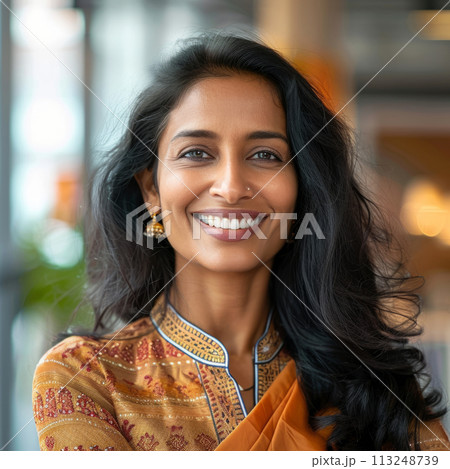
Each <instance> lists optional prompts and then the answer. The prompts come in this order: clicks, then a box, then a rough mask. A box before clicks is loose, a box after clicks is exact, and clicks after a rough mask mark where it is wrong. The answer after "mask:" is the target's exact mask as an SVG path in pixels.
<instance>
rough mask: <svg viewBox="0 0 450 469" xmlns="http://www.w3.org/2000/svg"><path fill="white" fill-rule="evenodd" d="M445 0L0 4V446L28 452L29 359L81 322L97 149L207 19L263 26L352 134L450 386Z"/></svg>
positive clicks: (211, 24) (431, 356)
mask: <svg viewBox="0 0 450 469" xmlns="http://www.w3.org/2000/svg"><path fill="white" fill-rule="evenodd" d="M445 3H446V1H445V0H435V1H434V0H127V1H119V0H97V1H95V0H79V1H70V0H47V1H45V0H15V1H13V0H9V1H6V0H3V1H1V4H0V17H1V25H0V33H1V63H0V72H1V95H0V99H1V114H0V145H1V159H0V335H1V337H0V353H1V355H0V356H1V364H2V366H1V367H0V380H1V381H0V447H3V446H4V445H5V444H6V443H8V442H9V443H8V444H7V446H6V447H5V449H6V450H36V449H39V447H38V441H37V435H36V430H35V426H34V422H33V421H31V422H30V420H32V418H33V414H32V405H31V382H32V377H33V373H34V369H35V366H36V364H37V362H38V360H39V358H40V357H41V355H42V354H43V353H44V352H45V351H46V350H47V349H48V348H49V346H50V344H51V341H52V340H54V336H55V334H56V333H57V332H59V331H61V330H62V329H64V328H66V327H68V326H69V325H70V324H75V325H77V324H78V325H84V326H89V325H90V324H91V317H90V314H89V308H88V307H86V306H82V307H78V305H79V302H80V300H81V298H82V295H83V284H84V265H83V252H84V246H83V239H82V231H83V229H82V222H83V220H82V219H81V213H82V207H83V204H84V202H83V194H84V192H85V191H84V188H85V184H86V177H87V176H88V175H89V173H90V171H91V168H92V167H93V166H94V165H95V161H96V155H99V154H100V153H101V152H102V151H104V150H106V149H107V148H109V147H111V146H112V145H113V143H114V142H115V140H116V139H117V138H118V136H119V135H120V134H121V133H122V132H123V131H124V127H123V124H122V123H121V121H124V120H126V119H127V116H128V112H129V109H130V105H131V102H132V101H133V99H134V97H135V96H136V95H137V93H138V92H139V91H140V90H141V89H142V88H143V87H145V86H146V85H147V84H148V82H149V80H150V79H151V76H152V66H153V64H155V63H157V62H158V61H159V60H160V59H161V58H163V57H164V56H165V55H166V54H167V53H169V52H170V50H171V48H172V47H173V46H174V43H175V42H176V40H177V39H180V38H183V37H186V36H191V35H194V34H196V33H198V32H199V31H204V30H209V29H219V30H222V31H231V32H233V31H240V32H242V31H247V32H253V33H257V34H258V35H260V37H261V38H262V39H263V40H265V41H266V42H267V43H268V44H269V45H270V46H272V47H274V48H276V49H277V50H279V51H280V52H281V53H282V54H284V55H285V56H286V57H288V58H289V59H291V60H292V61H293V62H294V63H295V64H296V66H297V67H298V69H299V70H301V71H302V72H303V73H305V74H306V75H307V76H308V77H309V79H310V80H311V81H313V82H314V83H315V84H316V86H318V87H319V88H320V89H321V90H322V91H323V93H324V94H325V95H326V96H327V100H328V102H329V104H330V106H331V107H332V108H333V109H334V110H335V111H336V112H340V113H341V114H342V115H344V117H345V118H346V119H347V121H348V122H349V123H350V124H351V125H352V127H353V128H354V129H355V136H356V142H357V145H358V149H359V153H360V155H361V158H362V160H363V161H364V162H365V165H364V166H363V167H362V169H361V176H362V177H363V179H364V181H366V183H365V184H366V186H367V188H368V189H369V190H370V191H371V192H372V193H373V194H375V198H376V200H378V202H380V203H381V204H382V205H383V206H384V207H385V209H386V211H387V212H388V214H389V216H390V219H391V223H392V227H393V229H394V231H395V232H396V233H397V235H398V236H399V238H400V240H401V241H402V242H403V243H404V246H405V247H406V251H407V254H408V256H409V261H408V268H409V271H410V272H411V273H412V274H421V275H423V276H424V277H425V279H426V283H425V285H424V287H423V288H422V292H421V293H422V296H423V309H424V313H423V315H422V319H421V322H422V324H423V325H424V328H425V333H424V335H423V336H422V338H421V340H420V346H421V347H422V348H423V350H424V351H425V353H426V355H427V357H428V363H429V368H430V371H431V373H432V375H433V381H434V384H435V385H436V386H439V387H441V388H442V389H443V390H444V391H445V392H446V393H448V390H449V389H450V373H449V366H450V9H449V8H448V7H446V8H444V9H443V10H442V11H441V12H440V13H439V14H438V15H437V16H435V17H434V18H433V16H434V15H436V13H438V11H439V10H440V9H441V8H442V7H443V6H444V5H445ZM432 18H433V19H432ZM430 20H431V21H430ZM427 22H429V24H428V25H427V26H426V27H425V28H424V29H423V30H422V31H421V32H420V33H418V32H419V31H420V30H421V28H422V27H423V26H424V25H425V24H427ZM417 33H418V34H417ZM415 35H416V37H414V36H415ZM413 37H414V39H412V38H413ZM402 48H403V49H402ZM391 59H392V60H391ZM97 157H98V156H97ZM75 310H77V314H76V316H75V317H73V313H74V311H75ZM446 395H447V394H446ZM449 423H450V420H449V418H448V417H447V420H446V425H447V428H448V427H449V426H450V425H449ZM16 434H17V436H15V435H16ZM14 436H15V437H14ZM13 437H14V438H13ZM12 438H13V439H12ZM11 439H12V440H11ZM10 440H11V441H10Z"/></svg>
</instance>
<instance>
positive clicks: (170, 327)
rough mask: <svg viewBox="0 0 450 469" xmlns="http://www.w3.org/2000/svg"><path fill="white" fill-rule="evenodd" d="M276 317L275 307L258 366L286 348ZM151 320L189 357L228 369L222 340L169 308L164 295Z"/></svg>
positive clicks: (259, 347)
mask: <svg viewBox="0 0 450 469" xmlns="http://www.w3.org/2000/svg"><path fill="white" fill-rule="evenodd" d="M273 316H274V308H273V306H272V307H271V309H270V312H269V315H268V317H267V320H266V325H265V328H264V332H263V333H262V335H261V337H260V338H259V339H258V340H257V342H256V344H255V347H254V350H253V352H254V354H253V356H254V360H255V361H254V362H255V364H263V363H268V362H270V361H271V360H273V359H274V358H275V356H276V355H277V354H278V352H279V351H280V350H281V348H282V347H283V340H282V339H281V337H280V334H279V333H278V331H277V330H276V329H275V325H274V321H273ZM150 319H151V321H152V323H153V325H154V326H155V328H156V329H157V331H158V332H159V333H160V334H161V336H162V337H163V338H164V339H165V340H167V341H168V342H169V343H171V344H172V345H173V346H174V347H176V348H178V349H179V350H181V351H182V352H184V353H185V354H186V355H188V356H190V357H191V358H193V359H195V360H197V361H199V362H201V363H204V364H205V365H212V366H218V367H225V368H228V364H229V359H228V352H227V349H226V348H225V346H224V345H223V344H222V343H221V342H220V340H218V339H216V338H215V337H213V336H212V335H210V334H208V333H207V332H205V331H203V330H202V329H200V328H199V327H197V326H196V325H195V324H192V323H191V322H189V321H188V320H187V319H185V318H184V317H183V316H181V314H179V313H178V311H176V309H175V308H174V306H173V305H172V304H171V303H170V302H169V301H168V302H167V308H166V307H165V304H164V294H162V295H160V296H159V297H158V298H157V300H156V302H155V304H154V306H153V308H152V310H151V311H150Z"/></svg>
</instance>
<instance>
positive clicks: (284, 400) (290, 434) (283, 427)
mask: <svg viewBox="0 0 450 469" xmlns="http://www.w3.org/2000/svg"><path fill="white" fill-rule="evenodd" d="M330 430H331V429H329V428H327V429H322V430H319V431H316V432H315V431H313V430H312V429H311V427H310V426H309V423H308V409H307V406H306V400H305V396H304V395H303V393H302V391H301V390H300V387H299V385H298V381H297V375H296V370H295V362H294V360H291V361H290V362H289V363H288V364H287V365H286V367H285V368H284V370H283V371H282V372H281V373H280V374H279V375H278V376H277V378H276V379H275V381H274V382H273V383H272V385H271V386H270V388H269V389H268V390H267V391H266V393H265V394H264V395H263V397H262V398H261V400H260V401H259V402H258V404H257V405H256V406H255V407H254V408H253V409H252V411H251V412H250V413H249V414H248V416H247V417H246V418H245V419H244V420H243V421H242V422H241V423H240V424H239V425H238V426H237V428H236V429H235V430H234V431H233V432H232V433H231V434H230V435H228V437H227V438H226V439H225V440H224V441H222V443H220V445H219V446H218V447H217V448H216V451H321V450H322V451H323V450H326V440H327V437H328V435H329V433H330Z"/></svg>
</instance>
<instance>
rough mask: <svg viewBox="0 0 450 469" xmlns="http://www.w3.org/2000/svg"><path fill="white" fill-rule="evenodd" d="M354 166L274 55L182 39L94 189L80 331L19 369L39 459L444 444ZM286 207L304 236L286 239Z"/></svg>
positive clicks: (318, 104) (374, 215) (400, 285)
mask: <svg viewBox="0 0 450 469" xmlns="http://www.w3.org/2000/svg"><path fill="white" fill-rule="evenodd" d="M353 167H354V161H353V156H352V145H351V139H350V137H349V134H348V131H347V129H346V127H345V125H344V124H343V123H342V122H341V121H340V120H339V118H337V117H334V116H333V114H332V113H331V112H330V110H329V109H327V107H326V106H325V105H324V103H323V102H322V100H321V99H320V97H319V95H318V94H317V93H316V92H315V90H314V89H313V88H312V87H311V85H310V84H309V83H308V82H307V81H306V80H305V79H304V78H303V77H302V75H300V74H299V73H298V72H297V71H296V70H295V68H293V67H292V66H291V65H290V64H289V63H288V62H287V61H286V60H285V59H283V58H282V57H281V56H280V55H279V54H278V53H277V52H275V51H274V50H272V49H270V48H268V47H266V46H264V45H262V44H259V43H257V42H254V41H251V40H248V39H245V38H240V37H234V36H224V35H211V36H208V35H207V36H202V37H199V38H195V39H192V40H189V41H186V43H185V44H183V47H182V48H181V50H179V51H178V52H177V53H175V54H174V56H173V57H172V58H170V59H169V60H168V61H167V62H166V63H164V64H162V65H161V67H160V68H159V70H158V72H157V73H156V75H155V77H154V81H153V83H152V84H151V86H149V87H148V88H147V89H146V90H144V91H143V92H142V94H141V95H140V96H139V98H138V100H137V102H136V105H135V108H134V111H133V112H132V115H131V118H130V122H129V128H128V130H127V132H125V134H124V136H123V138H122V140H121V141H120V143H119V144H118V146H117V147H116V148H115V149H114V150H113V151H111V152H110V153H109V154H108V155H107V159H106V160H105V161H104V162H103V164H102V165H100V167H99V169H98V171H97V173H96V175H95V178H94V180H93V183H92V186H91V187H92V190H91V192H90V206H89V211H88V214H87V218H86V226H87V246H88V251H87V261H88V263H87V265H88V277H89V285H88V289H87V297H88V299H89V300H90V301H91V303H92V306H93V310H94V313H95V317H96V323H95V328H94V331H92V332H91V333H83V334H79V335H77V336H74V335H70V336H68V337H66V338H65V339H64V340H62V341H61V342H59V343H58V344H57V345H56V346H55V347H53V348H52V349H51V350H50V351H48V352H47V353H46V354H45V355H44V357H43V358H42V359H41V361H40V363H39V365H38V367H37V369H36V373H35V378H34V388H33V401H34V409H35V420H36V425H37V428H38V432H39V439H40V444H41V448H42V449H45V450H55V449H76V450H89V449H90V450H98V449H109V450H112V449H114V450H215V449H217V450H321V449H330V450H369V449H370V450H377V449H395V450H408V449H433V448H434V449H449V448H450V443H449V441H448V437H447V435H446V433H445V430H444V429H443V428H442V426H441V425H440V423H439V418H440V417H441V416H442V415H443V414H444V410H442V409H440V408H438V406H439V404H440V399H441V398H440V394H439V393H438V392H436V391H432V392H425V387H426V386H424V384H425V383H426V382H427V381H426V380H424V379H423V378H426V375H425V374H424V373H423V367H424V359H423V356H422V354H421V353H420V351H419V350H418V349H416V348H415V347H413V346H412V345H410V344H409V342H408V339H409V337H411V336H414V335H418V334H419V333H420V331H418V329H417V328H416V317H417V314H418V313H419V312H420V303H419V302H418V301H417V300H418V297H417V295H416V294H415V293H414V288H413V287H407V284H408V282H410V281H412V280H414V279H412V278H408V275H407V273H405V272H404V270H402V265H401V264H400V263H395V262H394V261H393V262H392V264H388V259H389V256H388V249H387V248H388V247H389V246H390V244H389V243H390V238H389V234H388V232H387V231H386V230H385V229H384V228H382V225H381V218H380V217H379V216H378V215H379V211H378V210H377V207H376V205H375V204H374V203H373V202H371V201H370V200H369V199H368V198H367V197H366V196H365V195H363V193H362V191H361V189H360V185H359V183H358V181H357V180H356V177H355V175H354V173H353ZM142 212H143V214H142ZM130 214H131V215H132V216H135V215H138V214H140V216H139V217H138V218H137V219H136V223H132V226H131V225H130V223H129V222H130ZM163 215H164V216H163ZM304 215H309V218H308V220H310V219H311V216H313V219H314V221H315V224H316V226H317V229H318V230H319V231H320V233H321V236H317V235H316V234H317V232H314V233H313V232H312V231H311V230H310V229H306V230H305V229H304V230H303V234H305V233H306V234H308V236H298V235H297V236H295V233H296V230H297V228H298V225H299V221H300V219H302V218H303V217H304ZM149 217H152V220H151V222H150V223H149V224H148V225H147V227H144V226H142V224H141V223H140V222H139V221H141V222H142V220H144V219H148V218H149ZM375 222H377V223H375ZM302 225H303V223H302ZM129 230H131V231H132V234H133V236H132V238H133V239H134V240H135V241H130V236H128V234H129ZM143 232H145V234H147V235H149V236H154V238H153V239H152V243H147V245H146V246H144V245H143V244H144V243H143V242H141V240H142V239H143V238H142V234H143ZM288 233H289V234H288ZM322 233H323V234H322ZM150 244H151V246H150ZM381 261H382V262H381ZM389 269H391V270H389ZM399 272H400V274H399ZM402 272H403V273H402ZM394 273H396V274H395V275H394ZM405 311H407V312H406V313H405ZM398 317H401V318H402V321H398V320H396V319H395V318H398ZM393 319H395V320H393ZM117 320H121V321H122V323H125V325H124V326H123V327H122V328H120V329H117V327H118V325H117V322H116V323H115V321H117ZM114 329H116V332H114V333H111V331H113V330H114Z"/></svg>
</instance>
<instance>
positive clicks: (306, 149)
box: [85, 34, 445, 450]
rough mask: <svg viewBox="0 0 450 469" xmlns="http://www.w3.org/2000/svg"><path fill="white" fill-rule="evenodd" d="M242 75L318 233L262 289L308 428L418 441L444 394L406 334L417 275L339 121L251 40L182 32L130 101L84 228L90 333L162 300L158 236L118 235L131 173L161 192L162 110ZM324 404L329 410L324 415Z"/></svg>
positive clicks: (353, 441)
mask: <svg viewBox="0 0 450 469" xmlns="http://www.w3.org/2000/svg"><path fill="white" fill-rule="evenodd" d="M241 72H246V73H252V74H256V75H259V76H261V77H263V78H264V79H266V80H267V81H268V82H270V83H272V84H273V86H274V87H275V89H276V90H277V92H278V95H279V97H280V99H281V102H282V105H283V107H284V110H285V113H286V122H287V136H288V140H289V144H290V150H291V152H292V155H295V157H294V159H293V164H294V167H295V169H296V173H297V177H298V199H297V201H296V211H297V214H298V219H299V220H300V219H301V218H302V216H303V214H305V213H313V214H314V217H315V219H316V220H317V222H318V224H319V225H320V227H321V229H322V231H323V232H324V234H325V237H326V240H323V239H318V238H316V237H314V236H306V237H304V238H303V239H301V240H300V239H297V240H295V241H294V242H293V243H286V244H285V245H284V246H283V248H282V249H281V250H280V251H279V252H278V254H277V255H276V258H275V261H274V265H273V272H274V273H275V275H272V276H271V278H270V283H269V289H270V298H271V301H272V302H273V304H274V306H275V311H277V317H276V318H275V320H276V326H277V328H278V330H279V331H280V333H281V334H282V335H283V337H284V340H285V344H286V347H287V349H288V352H289V353H290V354H291V356H292V357H293V358H294V360H295V362H296V367H297V373H298V377H299V383H300V386H301V388H302V390H303V392H304V395H305V397H306V401H307V405H308V409H309V415H310V424H311V426H312V427H313V428H314V429H318V428H322V427H325V426H328V425H333V431H332V433H331V436H330V437H329V440H328V445H329V448H334V449H339V450H380V449H386V447H389V448H391V449H396V450H409V449H411V448H410V446H409V442H410V441H413V442H414V445H413V449H419V441H418V429H419V423H420V420H422V421H429V420H432V419H434V418H438V417H440V416H442V415H444V413H445V410H444V409H442V408H438V407H439V406H440V404H441V401H442V396H441V394H440V393H439V392H438V391H430V390H428V384H429V382H430V378H429V376H428V375H427V374H426V373H425V371H424V368H425V361H424V356H423V354H422V352H421V351H420V350H419V349H418V348H416V347H414V346H413V345H411V344H410V342H409V339H410V338H411V337H413V336H417V335H419V334H420V333H421V330H420V328H419V327H418V326H417V321H416V319H417V316H418V315H419V313H420V312H421V302H420V297H419V296H418V294H417V293H416V292H417V282H415V280H416V281H417V280H418V279H420V278H419V277H410V276H409V275H408V273H407V272H406V270H405V267H404V261H403V260H402V259H401V258H399V256H398V255H397V254H398V252H399V251H398V249H397V247H396V246H397V244H396V243H395V240H394V238H393V237H392V235H391V233H390V230H389V229H388V228H387V224H386V223H385V222H384V221H383V216H382V213H381V211H380V209H379V208H378V207H377V205H376V204H375V203H374V202H373V201H372V200H371V199H370V198H369V196H368V191H367V190H364V191H363V190H362V187H363V184H362V183H361V182H360V181H359V179H358V177H357V172H356V170H355V168H356V161H357V159H356V157H355V154H354V153H355V152H354V150H353V148H354V145H353V141H352V136H351V133H350V131H349V130H348V128H347V127H346V125H345V124H344V123H343V122H342V121H341V119H340V118H339V117H336V116H334V115H333V113H332V112H331V110H330V109H329V108H328V107H327V106H326V105H325V104H324V100H323V99H322V98H321V96H320V94H319V93H318V92H317V91H316V90H315V89H314V87H313V86H311V84H310V83H309V82H308V81H307V80H306V79H305V78H304V77H303V76H302V75H301V74H300V73H299V72H298V71H297V70H296V69H295V68H294V66H292V65H291V64H290V63H289V62H288V61H287V60H286V59H284V58H283V57H282V56H281V55H280V54H278V53H277V52H276V51H274V50H273V49H271V48H269V47H267V46H266V45H264V44H262V43H260V42H258V41H255V40H252V39H247V38H243V37H238V36H235V35H224V34H206V35H202V36H200V37H197V38H193V39H189V40H185V41H184V42H183V43H182V46H181V48H179V50H177V51H176V52H175V53H174V54H173V55H172V56H171V57H170V58H168V59H167V60H166V61H165V62H164V63H162V64H161V65H160V66H159V68H158V69H157V70H156V72H155V73H154V77H153V80H152V83H151V85H150V86H149V87H148V88H146V89H145V90H144V91H143V92H142V93H141V94H140V95H139V96H138V99H137V100H136V103H135V105H134V107H133V109H132V112H131V116H130V119H129V124H128V127H129V130H130V131H128V130H127V131H126V132H125V133H124V135H123V136H122V138H121V139H120V141H119V143H118V144H117V145H116V146H115V148H114V149H113V150H112V151H110V152H108V153H107V155H106V158H105V160H104V161H102V163H101V164H100V165H99V167H98V168H97V170H96V172H95V174H94V177H93V180H92V181H91V184H90V187H91V189H90V193H89V199H88V200H89V205H88V213H87V217H86V222H85V226H86V233H85V235H86V245H87V275H88V288H87V291H86V298H87V300H88V301H89V302H90V303H91V304H92V307H93V310H94V313H95V318H96V319H95V326H94V331H93V334H97V335H98V334H101V333H104V332H105V331H108V330H109V331H110V330H111V328H112V324H113V322H114V320H122V321H124V322H127V321H130V320H132V319H133V320H134V319H138V318H140V317H143V316H145V315H147V314H148V311H149V309H150V308H151V307H152V306H153V304H154V299H155V296H156V295H157V294H158V293H159V292H160V291H161V290H164V292H165V293H164V295H165V301H168V290H169V288H170V281H171V279H172V277H173V275H174V274H175V272H174V259H175V257H174V250H173V248H172V247H171V245H170V243H169V242H168V240H167V239H166V240H164V241H163V242H161V243H158V244H156V245H155V247H154V248H153V249H148V248H146V247H145V246H141V245H139V244H137V243H133V242H129V241H127V240H126V214H127V213H129V212H131V211H133V210H134V209H136V207H138V206H140V205H141V204H143V198H142V195H141V192H140V190H139V187H138V185H137V182H136V180H135V178H134V175H135V174H136V173H137V172H139V171H140V170H142V169H144V168H149V169H154V171H153V175H154V183H155V187H156V189H157V190H158V185H157V179H156V174H157V164H158V160H157V158H156V157H155V154H157V148H158V141H159V137H160V135H161V132H162V131H163V130H164V128H165V125H166V124H167V121H168V116H169V113H170V111H171V110H172V109H173V108H174V107H175V106H176V105H177V103H178V102H179V100H180V99H181V97H182V96H183V93H185V92H186V91H187V90H188V89H189V87H191V86H192V85H193V84H194V83H196V82H197V81H198V80H201V79H202V78H205V77H214V76H223V75H227V74H233V73H241ZM149 149H150V150H151V151H149ZM133 230H135V227H133ZM136 235H137V233H136V232H135V231H134V233H133V236H134V237H135V236H136ZM134 239H135V238H134ZM400 252H401V251H400ZM280 280H281V281H280ZM149 298H150V299H152V301H150V302H149ZM427 390H428V392H427ZM327 408H335V409H337V412H335V414H333V415H320V413H321V411H323V410H324V409H327ZM411 411H412V412H413V413H414V414H413V413H411ZM419 419H420V420H419Z"/></svg>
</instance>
